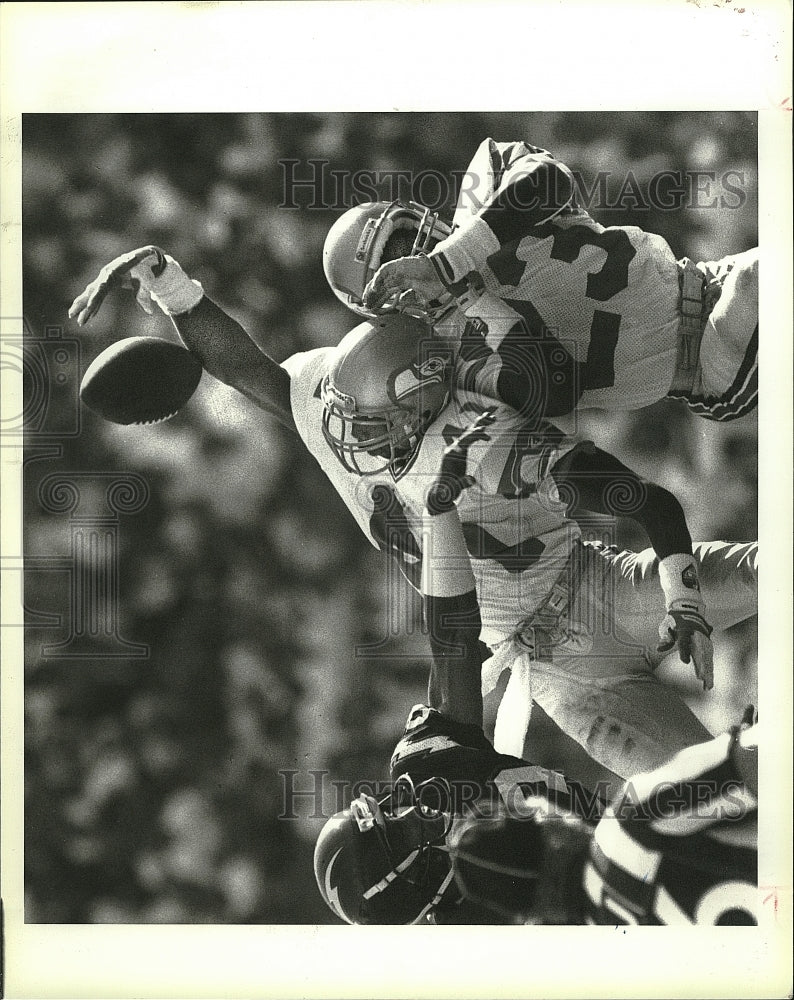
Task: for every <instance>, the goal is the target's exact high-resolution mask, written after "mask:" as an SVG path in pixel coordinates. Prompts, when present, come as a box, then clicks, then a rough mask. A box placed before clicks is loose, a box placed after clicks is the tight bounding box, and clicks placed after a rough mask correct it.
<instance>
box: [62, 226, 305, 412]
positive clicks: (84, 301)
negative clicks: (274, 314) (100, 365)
mask: <svg viewBox="0 0 794 1000" xmlns="http://www.w3.org/2000/svg"><path fill="white" fill-rule="evenodd" d="M114 289H130V290H132V291H133V292H134V293H135V298H136V300H137V302H138V304H139V305H140V306H141V308H142V309H143V310H144V311H145V312H147V313H149V314H151V313H153V312H154V311H155V310H156V309H157V308H159V309H160V310H162V312H164V313H165V314H166V315H167V316H170V318H171V320H172V322H173V324H174V326H175V327H176V330H177V332H178V334H179V336H180V338H181V340H182V342H183V343H184V344H185V346H186V347H187V348H188V349H189V350H191V351H192V352H193V353H194V354H195V355H196V356H197V357H198V358H199V360H200V361H201V363H202V365H203V366H204V368H205V369H206V371H208V372H209V373H210V375H213V376H214V377H215V378H217V379H219V380H220V381H221V382H224V383H226V385H230V386H232V387H233V388H235V389H237V390H238V391H239V392H241V393H242V394H243V395H245V396H247V397H248V398H249V399H251V400H252V401H253V402H254V403H256V405H257V406H259V407H260V408H261V409H263V410H265V411H266V412H268V413H270V414H272V415H273V416H274V417H276V418H277V419H278V420H279V421H280V422H281V423H283V424H284V425H285V426H287V427H290V428H291V429H293V430H294V429H295V425H294V422H293V419H292V411H291V409H290V391H289V390H290V380H289V375H288V374H287V372H286V371H285V370H284V369H283V368H282V367H281V366H280V365H278V364H277V363H276V362H275V361H274V360H273V359H272V358H270V357H268V356H267V355H266V354H265V353H264V352H263V351H261V350H260V349H259V348H258V347H257V345H256V344H255V343H254V342H253V340H251V338H250V337H249V336H248V334H247V333H246V332H245V330H244V329H243V328H242V327H241V326H240V324H239V323H237V322H236V320H234V319H232V318H231V316H229V315H227V314H226V313H225V312H224V311H223V310H222V309H221V308H220V307H219V306H217V305H216V304H215V303H214V302H212V301H210V300H209V299H208V298H207V297H206V296H205V294H204V289H203V288H202V287H201V284H200V282H198V281H194V280H193V279H191V278H190V277H188V275H187V274H185V272H184V271H183V270H182V268H181V267H180V265H179V264H178V263H177V261H175V260H174V258H173V257H170V256H169V255H168V254H166V253H165V252H164V251H163V250H161V249H160V248H159V247H155V246H145V247H139V248H138V249H136V250H131V251H129V252H128V253H125V254H121V255H120V256H119V257H116V258H115V259H114V260H112V261H110V263H109V264H106V265H105V266H104V267H103V268H102V270H101V271H100V272H99V274H98V275H97V277H96V278H95V279H94V280H93V281H92V282H90V283H89V284H88V285H87V286H86V288H85V289H84V290H83V291H82V292H81V293H80V294H79V295H78V296H77V298H76V299H75V300H74V302H73V303H72V305H71V307H70V309H69V317H70V318H71V319H76V320H77V323H78V325H80V326H84V325H85V324H86V323H87V322H89V320H91V319H92V318H93V317H94V316H96V314H97V313H98V312H99V310H100V309H101V307H102V303H103V302H104V300H105V298H106V297H107V295H108V293H109V292H111V291H112V290H114Z"/></svg>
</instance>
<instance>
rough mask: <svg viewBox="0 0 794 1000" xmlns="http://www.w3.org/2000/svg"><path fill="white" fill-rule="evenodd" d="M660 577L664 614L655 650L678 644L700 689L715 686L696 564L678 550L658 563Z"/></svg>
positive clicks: (703, 603)
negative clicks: (665, 612)
mask: <svg viewBox="0 0 794 1000" xmlns="http://www.w3.org/2000/svg"><path fill="white" fill-rule="evenodd" d="M659 579H660V581H661V584H662V590H663V591H664V596H665V603H666V606H667V614H666V615H665V617H664V619H663V620H662V623H661V625H660V626H659V639H660V640H661V641H660V643H659V646H658V647H657V648H658V651H659V652H660V653H667V652H669V651H670V650H671V649H672V648H673V647H674V646H675V645H676V644H678V655H679V656H680V657H681V660H682V662H684V663H689V662H690V661H691V662H692V663H693V665H694V668H695V676H696V677H697V678H698V680H699V681H702V683H703V690H704V691H710V690H711V689H712V688H713V687H714V649H713V647H712V645H711V638H710V637H711V633H712V632H713V631H714V630H713V629H712V627H711V626H710V625H709V623H708V622H707V621H706V618H705V611H706V605H705V602H704V601H703V598H702V597H701V594H700V582H699V580H698V573H697V565H696V563H695V560H694V558H693V557H692V556H691V555H686V554H684V553H677V554H675V555H671V556H667V557H666V558H665V559H662V560H661V561H660V562H659Z"/></svg>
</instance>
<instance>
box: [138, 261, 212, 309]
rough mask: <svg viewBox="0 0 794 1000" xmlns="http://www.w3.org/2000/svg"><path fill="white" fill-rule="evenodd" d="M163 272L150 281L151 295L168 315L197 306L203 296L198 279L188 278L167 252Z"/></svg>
mask: <svg viewBox="0 0 794 1000" xmlns="http://www.w3.org/2000/svg"><path fill="white" fill-rule="evenodd" d="M165 259H166V261H167V263H166V267H165V270H164V271H163V273H162V274H161V275H160V276H159V277H158V278H155V280H154V281H153V282H152V287H151V292H150V294H151V296H152V299H153V300H154V301H155V302H156V303H157V305H158V306H159V307H160V308H161V309H162V310H163V312H164V313H166V314H167V315H168V316H178V315H179V314H180V313H185V312H188V311H189V310H190V309H193V307H194V306H197V305H198V304H199V302H201V300H202V299H203V298H204V289H203V288H202V286H201V282H200V281H195V280H194V279H193V278H189V277H188V276H187V275H186V274H185V272H184V271H183V270H182V268H181V267H180V265H179V264H178V263H177V262H176V261H175V260H174V258H173V257H171V256H169V255H168V254H166V255H165Z"/></svg>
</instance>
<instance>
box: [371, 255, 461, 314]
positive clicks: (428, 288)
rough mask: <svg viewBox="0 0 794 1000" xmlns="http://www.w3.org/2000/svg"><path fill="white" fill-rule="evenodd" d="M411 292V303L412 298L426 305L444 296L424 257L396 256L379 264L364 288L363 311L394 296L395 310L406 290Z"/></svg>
mask: <svg viewBox="0 0 794 1000" xmlns="http://www.w3.org/2000/svg"><path fill="white" fill-rule="evenodd" d="M409 290H410V291H412V292H413V293H414V299H413V300H412V303H411V304H414V305H415V304H416V299H420V300H421V301H422V302H424V303H427V302H429V301H430V300H431V299H435V298H438V297H439V296H440V295H442V294H443V293H444V286H443V285H442V284H441V281H440V280H439V278H438V275H437V274H436V271H435V268H434V267H433V265H432V263H431V262H430V261H429V260H428V258H427V257H424V256H418V257H398V258H397V259H396V260H390V261H387V262H386V263H385V264H381V266H380V268H379V269H378V271H377V272H376V274H375V276H374V277H373V278H372V280H371V281H370V282H369V284H368V285H367V286H366V288H365V289H364V294H363V302H364V305H365V307H366V308H367V309H372V310H375V309H380V308H381V307H382V306H384V305H385V304H386V303H387V302H388V301H389V300H390V299H391V298H392V297H395V296H397V297H398V298H397V301H396V303H395V304H396V305H397V307H398V308H399V306H400V303H401V302H406V301H407V300H405V299H403V298H402V295H403V293H405V292H407V291H409Z"/></svg>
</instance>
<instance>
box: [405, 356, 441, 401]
mask: <svg viewBox="0 0 794 1000" xmlns="http://www.w3.org/2000/svg"><path fill="white" fill-rule="evenodd" d="M448 365H449V359H448V358H446V357H442V356H439V355H434V356H433V357H430V358H427V359H426V360H425V361H422V362H421V363H420V364H412V365H410V366H409V367H408V368H406V369H404V370H403V371H401V372H399V373H398V374H397V375H396V377H395V379H394V398H395V399H396V400H400V399H403V398H404V397H405V396H408V395H410V394H411V393H412V392H416V390H417V389H418V388H420V386H423V385H433V384H439V385H440V384H442V383H443V382H445V381H446V373H447V368H448Z"/></svg>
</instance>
